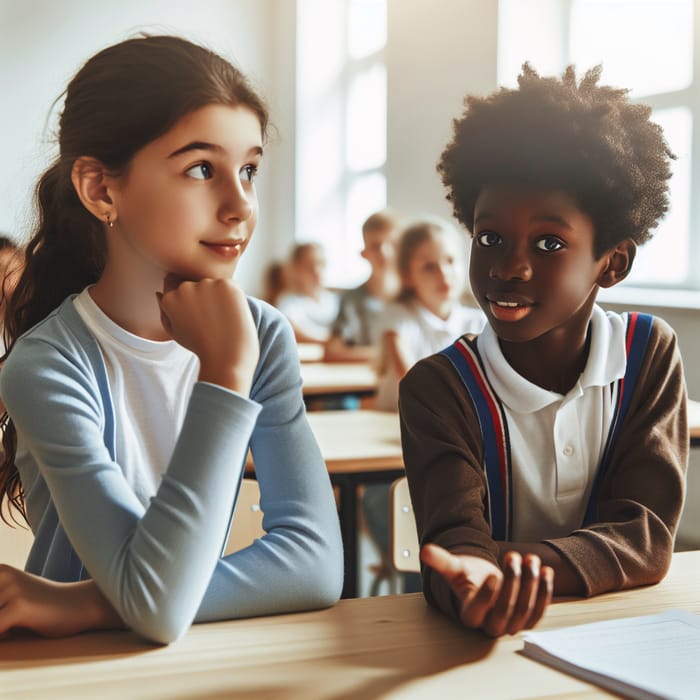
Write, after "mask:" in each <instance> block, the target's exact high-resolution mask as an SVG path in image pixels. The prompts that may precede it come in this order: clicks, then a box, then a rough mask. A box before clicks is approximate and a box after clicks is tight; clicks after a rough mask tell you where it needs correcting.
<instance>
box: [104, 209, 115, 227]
mask: <svg viewBox="0 0 700 700" xmlns="http://www.w3.org/2000/svg"><path fill="white" fill-rule="evenodd" d="M105 221H106V222H107V226H109V227H110V228H114V221H112V220H111V219H110V218H109V212H107V213H106V214H105Z"/></svg>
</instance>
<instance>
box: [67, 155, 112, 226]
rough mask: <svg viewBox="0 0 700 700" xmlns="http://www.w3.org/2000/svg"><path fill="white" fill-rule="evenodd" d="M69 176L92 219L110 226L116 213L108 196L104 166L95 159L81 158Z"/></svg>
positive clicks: (106, 175)
mask: <svg viewBox="0 0 700 700" xmlns="http://www.w3.org/2000/svg"><path fill="white" fill-rule="evenodd" d="M70 176H71V181H72V182H73V187H74V188H75V192H76V194H77V195H78V199H80V201H81V202H82V203H83V206H84V207H85V208H86V209H87V210H88V211H89V212H90V213H91V214H92V215H93V216H94V217H96V218H97V219H99V220H100V221H104V222H105V223H107V224H109V225H110V226H112V225H113V224H114V222H115V221H116V220H117V212H116V207H115V206H114V202H113V201H112V197H111V196H110V194H109V188H108V186H107V179H108V177H109V176H108V173H107V169H106V168H105V166H104V165H103V164H102V163H100V161H99V160H97V159H96V158H88V157H87V156H83V157H81V158H78V159H77V160H76V161H75V163H73V168H72V170H71V174H70Z"/></svg>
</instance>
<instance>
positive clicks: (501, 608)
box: [421, 544, 554, 637]
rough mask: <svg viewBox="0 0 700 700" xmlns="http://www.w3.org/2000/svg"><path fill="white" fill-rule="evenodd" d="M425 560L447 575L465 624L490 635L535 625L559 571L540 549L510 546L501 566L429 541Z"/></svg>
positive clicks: (423, 553)
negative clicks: (513, 549) (515, 549)
mask: <svg viewBox="0 0 700 700" xmlns="http://www.w3.org/2000/svg"><path fill="white" fill-rule="evenodd" d="M421 560H422V561H423V563H424V564H427V565H428V566H429V567H431V568H432V569H434V570H435V571H436V572H437V573H439V574H440V575H441V576H443V577H444V578H445V580H446V581H447V583H448V584H449V586H450V588H451V589H452V591H453V592H454V594H455V595H456V596H457V599H458V600H459V601H460V620H461V621H462V624H463V625H464V626H465V627H470V628H479V629H482V630H483V631H484V632H486V634H488V635H489V636H491V637H499V636H501V635H502V634H514V633H516V632H519V631H520V630H523V629H528V628H530V627H533V626H534V625H535V624H537V622H538V621H539V620H540V618H541V617H542V615H543V614H544V611H545V610H546V608H547V606H548V605H549V603H550V601H551V599H552V590H553V582H554V572H553V570H552V569H551V568H550V567H548V566H541V564H540V559H539V557H538V556H536V555H531V554H527V555H525V556H524V557H523V556H521V555H520V554H518V553H517V552H508V554H506V555H505V557H504V560H503V570H501V569H499V568H498V567H497V566H496V565H495V564H493V563H491V562H490V561H488V560H486V559H482V558H481V557H476V556H469V555H464V554H451V553H450V552H448V551H447V550H446V549H444V548H442V547H439V546H437V545H434V544H426V545H425V546H423V547H422V549H421Z"/></svg>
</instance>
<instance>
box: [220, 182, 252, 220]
mask: <svg viewBox="0 0 700 700" xmlns="http://www.w3.org/2000/svg"><path fill="white" fill-rule="evenodd" d="M254 196H255V195H252V194H251V193H249V192H246V190H245V188H244V187H243V185H242V183H241V182H240V180H238V181H237V182H235V183H234V184H233V186H232V187H227V188H226V192H225V193H224V197H223V202H222V204H221V210H220V213H221V218H222V219H224V220H226V221H247V220H248V219H249V218H250V217H251V216H252V215H253V201H252V199H251V198H252V197H254Z"/></svg>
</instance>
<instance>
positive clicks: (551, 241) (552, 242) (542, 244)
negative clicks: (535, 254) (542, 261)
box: [535, 236, 565, 253]
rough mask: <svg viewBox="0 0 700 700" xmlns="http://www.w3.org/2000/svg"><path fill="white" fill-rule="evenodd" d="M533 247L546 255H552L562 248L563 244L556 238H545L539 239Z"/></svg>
mask: <svg viewBox="0 0 700 700" xmlns="http://www.w3.org/2000/svg"><path fill="white" fill-rule="evenodd" d="M535 246H536V247H537V248H538V249H539V250H544V251H545V252H546V253H554V252H556V251H557V250H561V249H562V248H564V247H565V246H564V244H563V243H562V242H561V241H560V240H559V239H558V238H557V237H556V236H545V237H544V238H540V239H539V240H538V241H537V242H536V243H535Z"/></svg>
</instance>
